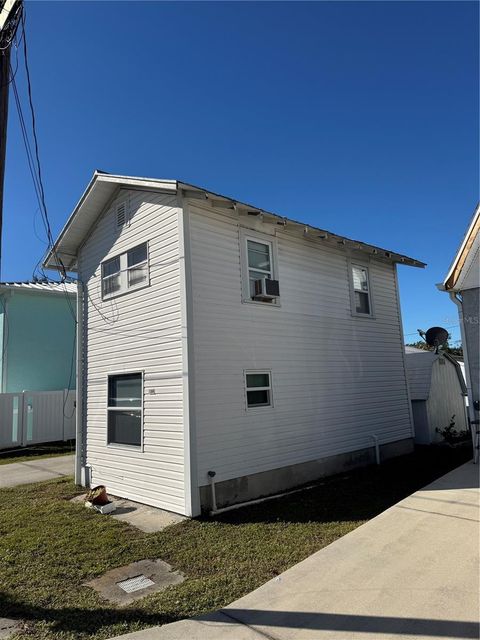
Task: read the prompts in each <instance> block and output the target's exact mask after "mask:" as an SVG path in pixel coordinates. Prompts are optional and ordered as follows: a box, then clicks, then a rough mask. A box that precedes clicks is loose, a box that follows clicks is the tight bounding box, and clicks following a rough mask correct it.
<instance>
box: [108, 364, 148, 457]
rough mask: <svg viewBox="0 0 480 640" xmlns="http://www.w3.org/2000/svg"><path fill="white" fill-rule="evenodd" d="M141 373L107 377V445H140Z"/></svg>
mask: <svg viewBox="0 0 480 640" xmlns="http://www.w3.org/2000/svg"><path fill="white" fill-rule="evenodd" d="M142 398H143V381H142V374H141V373H122V374H118V375H110V376H108V405H107V414H108V444H123V445H130V446H136V447H140V446H141V445H142V421H143V420H142Z"/></svg>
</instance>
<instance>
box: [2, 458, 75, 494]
mask: <svg viewBox="0 0 480 640" xmlns="http://www.w3.org/2000/svg"><path fill="white" fill-rule="evenodd" d="M74 465H75V456H73V455H72V456H57V457H55V458H43V459H41V460H35V458H32V460H28V461H26V462H12V463H10V464H2V465H0V489H4V488H6V487H16V486H17V485H19V484H29V483H30V482H42V481H43V480H53V479H54V478H61V477H62V476H71V475H73V472H74Z"/></svg>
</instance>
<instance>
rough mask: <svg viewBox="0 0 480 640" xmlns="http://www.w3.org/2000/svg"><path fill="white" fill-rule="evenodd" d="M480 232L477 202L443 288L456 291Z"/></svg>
mask: <svg viewBox="0 0 480 640" xmlns="http://www.w3.org/2000/svg"><path fill="white" fill-rule="evenodd" d="M478 233H480V203H479V204H477V207H476V209H475V211H474V213H473V216H472V220H471V222H470V224H469V226H468V229H467V232H466V234H465V236H464V238H463V240H462V244H461V245H460V248H459V250H458V251H457V254H456V256H455V258H454V259H453V262H452V264H451V265H450V269H449V270H448V273H447V276H446V278H445V280H444V281H443V283H442V284H443V289H441V290H443V291H455V285H456V284H457V282H458V280H459V278H460V275H461V272H462V268H463V265H464V264H465V261H466V260H467V256H468V253H469V251H470V249H471V247H472V244H473V242H474V240H475V237H476V235H477V234H478ZM437 287H438V285H437ZM438 288H440V287H438Z"/></svg>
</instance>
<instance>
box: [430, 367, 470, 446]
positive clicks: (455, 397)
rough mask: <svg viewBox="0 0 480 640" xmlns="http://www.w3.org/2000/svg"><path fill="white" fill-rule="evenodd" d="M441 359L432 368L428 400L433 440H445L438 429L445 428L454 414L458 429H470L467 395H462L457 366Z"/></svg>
mask: <svg viewBox="0 0 480 640" xmlns="http://www.w3.org/2000/svg"><path fill="white" fill-rule="evenodd" d="M441 361H442V358H438V359H437V360H436V361H435V362H434V363H433V366H432V368H431V376H432V379H431V383H430V393H429V395H428V399H427V402H426V406H427V415H428V420H429V425H430V437H431V442H439V441H442V440H443V438H442V436H441V435H440V434H439V433H436V429H440V430H443V429H445V428H446V427H447V426H448V425H449V423H450V419H451V417H452V416H455V418H454V420H455V429H456V430H457V431H467V430H468V424H467V418H466V406H465V396H464V395H462V388H461V385H460V382H459V379H458V373H457V370H456V367H455V365H454V364H453V363H452V362H449V361H448V360H446V359H443V362H444V364H441Z"/></svg>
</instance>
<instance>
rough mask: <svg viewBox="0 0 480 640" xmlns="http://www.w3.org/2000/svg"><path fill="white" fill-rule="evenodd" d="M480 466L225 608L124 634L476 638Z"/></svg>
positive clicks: (175, 639) (130, 638) (297, 639)
mask: <svg viewBox="0 0 480 640" xmlns="http://www.w3.org/2000/svg"><path fill="white" fill-rule="evenodd" d="M478 472H479V468H478V466H474V465H473V464H472V463H467V464H465V465H463V466H461V467H459V468H458V469H456V470H454V471H452V472H451V473H448V474H447V475H445V476H443V477H442V478H440V479H439V480H437V481H436V482H434V483H433V484H431V485H429V486H427V487H425V488H424V489H422V490H421V491H417V492H416V493H414V494H412V495H411V496H409V497H408V498H406V499H405V500H402V501H401V502H399V503H398V504H396V505H395V506H393V507H391V508H390V509H388V510H387V511H385V512H383V513H382V514H380V515H379V516H377V517H376V518H374V519H373V520H370V521H369V522H368V523H366V524H364V525H363V526H361V527H359V528H358V529H355V531H352V532H351V533H349V534H348V535H346V536H344V537H343V538H340V539H339V540H337V541H336V542H334V543H333V544H331V545H329V546H328V547H325V548H324V549H322V550H321V551H319V552H317V553H315V554H314V555H312V556H310V557H309V558H307V559H306V560H304V561H303V562H300V563H299V564H297V565H296V566H294V567H292V568H291V569H289V570H288V571H286V572H285V573H283V574H282V575H280V576H278V577H277V578H274V579H273V580H271V581H270V582H267V583H266V584H265V585H263V586H262V587H260V588H259V589H257V590H256V591H253V592H252V593H250V594H248V595H247V596H245V597H243V598H241V599H240V600H237V601H236V602H234V603H232V604H231V605H229V606H228V607H226V608H225V609H222V610H221V611H218V612H216V613H213V614H210V615H206V616H201V617H199V618H195V619H192V620H181V621H180V622H176V623H173V624H168V625H165V626H163V627H154V628H152V629H148V630H145V631H140V632H136V633H131V634H127V635H124V636H121V638H122V640H185V639H186V638H188V639H189V640H220V639H221V640H264V639H265V638H269V639H270V640H374V639H375V640H391V639H393V638H396V639H399V638H402V639H408V638H411V639H415V640H421V639H424V640H427V639H428V640H440V639H442V640H445V638H450V639H452V638H458V639H464V638H468V639H472V640H473V639H478V638H479V637H480V634H479V625H478V617H479V557H478V556H479V540H480V538H479V518H478V512H479V490H478V486H479V477H478ZM407 473H408V470H407ZM199 553H201V549H199Z"/></svg>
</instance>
